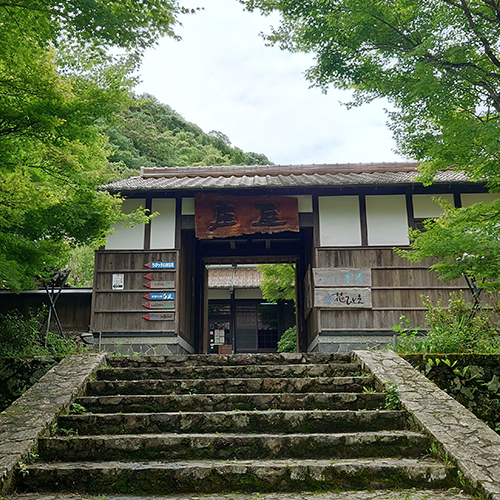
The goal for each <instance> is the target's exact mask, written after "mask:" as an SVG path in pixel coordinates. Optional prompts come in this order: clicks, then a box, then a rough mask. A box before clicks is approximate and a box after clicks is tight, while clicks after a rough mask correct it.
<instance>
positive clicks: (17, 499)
mask: <svg viewBox="0 0 500 500" xmlns="http://www.w3.org/2000/svg"><path fill="white" fill-rule="evenodd" d="M95 498H96V497H95V496H85V495H77V494H75V493H66V494H64V493H59V494H52V495H43V494H40V493H22V494H16V495H15V496H12V497H7V498H6V500H95ZM106 498H107V500H257V499H258V500H472V496H471V495H468V494H466V493H464V492H463V491H461V490H460V489H459V488H450V489H447V490H431V491H429V490H421V489H419V490H416V489H415V488H412V489H411V490H408V489H403V490H392V491H391V490H388V491H383V490H376V491H366V490H349V491H337V492H328V493H326V492H322V493H321V494H320V495H319V496H318V494H317V493H303V492H302V493H262V494H261V493H259V494H258V495H255V494H245V493H230V494H218V495H216V496H214V495H203V496H202V497H200V495H173V496H157V495H156V494H155V496H154V497H147V496H140V497H138V496H135V497H134V496H130V495H126V496H125V495H123V496H122V495H112V496H110V495H108V496H106Z"/></svg>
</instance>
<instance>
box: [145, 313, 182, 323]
mask: <svg viewBox="0 0 500 500" xmlns="http://www.w3.org/2000/svg"><path fill="white" fill-rule="evenodd" d="M143 318H144V319H145V320H147V321H173V320H174V319H175V313H173V312H168V313H155V314H153V313H150V314H145V315H144V316H143Z"/></svg>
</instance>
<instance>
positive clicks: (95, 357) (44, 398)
mask: <svg viewBox="0 0 500 500" xmlns="http://www.w3.org/2000/svg"><path fill="white" fill-rule="evenodd" d="M105 360H106V356H105V355H104V354H77V355H73V356H68V357H67V358H65V359H63V360H62V361H61V362H60V363H59V364H57V365H56V366H54V367H53V368H52V369H51V370H50V371H48V372H47V373H46V374H45V375H44V376H43V377H42V378H41V379H40V380H39V381H38V383H36V384H35V385H34V386H32V387H31V388H30V389H28V391H26V392H25V393H24V394H23V395H22V396H21V397H20V398H18V399H17V400H16V401H14V403H12V405H10V406H9V407H8V408H6V409H5V411H3V412H2V413H0V495H5V494H7V493H10V491H11V490H12V488H13V477H14V469H15V467H16V465H17V463H18V462H19V461H21V460H27V458H28V457H29V454H30V453H35V452H36V442H37V439H38V438H39V437H40V436H42V435H43V434H44V433H45V432H46V430H47V429H48V428H49V426H50V424H51V423H52V422H54V421H55V419H56V417H57V416H58V415H59V414H60V413H61V412H63V411H67V410H68V408H69V406H70V404H71V403H72V402H73V401H74V400H75V399H76V397H77V396H78V395H80V394H81V393H82V392H83V389H84V387H85V384H86V382H87V381H88V379H89V377H90V375H91V374H92V373H94V372H96V371H97V370H98V368H100V367H101V366H103V365H104V364H105Z"/></svg>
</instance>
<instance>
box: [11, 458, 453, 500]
mask: <svg viewBox="0 0 500 500" xmlns="http://www.w3.org/2000/svg"><path fill="white" fill-rule="evenodd" d="M23 472H24V473H23V474H21V473H20V474H19V475H18V485H19V488H20V489H21V490H23V491H40V492H46V491H51V492H67V491H71V492H73V493H92V494H109V493H127V494H143V495H144V494H158V493H159V492H161V493H162V494H174V493H198V492H199V493H203V494H210V493H217V492H229V491H239V492H248V493H250V492H256V491H258V492H262V493H265V492H271V491H278V492H294V491H295V492H296V491H318V490H327V489H328V490H341V489H358V490H359V489H389V488H391V489H392V488H402V487H405V488H412V487H415V488H417V487H418V488H419V489H422V488H449V487H451V486H453V485H454V484H453V477H454V475H455V474H454V473H455V472H456V471H454V470H452V468H451V467H450V466H446V465H443V464H442V463H439V462H436V461H434V460H432V459H424V460H417V459H363V460H360V459H354V460H347V459H346V460H337V461H335V460H255V461H234V460H233V461H187V462H158V461H148V462H70V463H68V462H52V463H48V464H47V463H36V464H32V465H28V466H26V468H25V469H24V471H23Z"/></svg>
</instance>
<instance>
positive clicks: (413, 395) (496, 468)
mask: <svg viewBox="0 0 500 500" xmlns="http://www.w3.org/2000/svg"><path fill="white" fill-rule="evenodd" d="M352 356H353V358H354V359H355V360H357V361H359V362H360V364H361V366H362V367H363V369H364V370H366V371H368V372H370V373H371V374H372V375H373V376H374V377H375V379H376V380H377V382H378V383H380V384H381V385H382V386H384V387H387V385H388V384H391V383H392V384H396V385H397V388H398V391H399V398H400V401H401V404H402V405H403V407H404V408H405V409H406V410H407V411H408V412H409V413H410V414H411V415H412V417H413V419H414V421H415V422H416V423H417V424H418V425H419V426H420V427H421V428H422V429H423V430H424V431H425V432H427V433H428V434H429V435H431V436H432V437H434V438H435V439H436V441H438V442H439V443H440V444H441V445H442V447H443V449H444V451H445V452H446V453H447V454H448V456H449V457H450V458H451V459H453V460H454V461H455V462H456V464H457V466H458V468H459V470H460V471H461V473H462V474H463V476H464V478H465V479H466V480H467V481H468V482H469V483H470V484H471V485H472V487H473V488H474V489H475V491H476V492H477V493H480V494H482V495H483V496H484V497H485V498H487V499H489V500H500V436H499V435H498V434H497V433H496V432H494V431H493V430H492V429H490V428H489V427H488V426H487V425H486V424H485V423H483V422H482V421H481V420H479V419H478V418H477V417H476V416H475V415H473V414H472V413H471V412H470V411H469V410H467V409H466V408H465V407H464V406H462V405H461V404H460V403H458V402H457V401H455V400H454V399H453V398H452V397H451V396H449V395H448V394H446V393H445V392H444V391H442V390H441V389H439V388H438V387H437V386H436V385H435V384H434V383H433V382H431V381H429V380H428V379H427V378H426V377H424V376H423V375H422V374H421V373H420V372H418V371H417V370H415V369H414V368H413V367H412V366H411V365H410V364H409V363H408V362H407V361H405V360H404V359H402V358H401V357H400V356H398V355H397V354H396V353H395V352H393V351H353V352H352Z"/></svg>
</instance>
